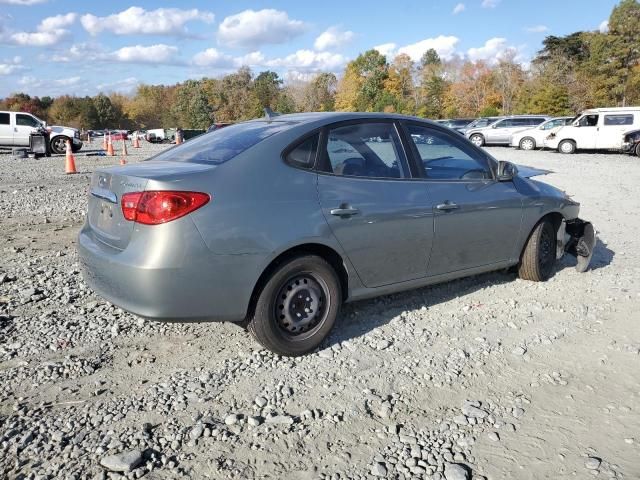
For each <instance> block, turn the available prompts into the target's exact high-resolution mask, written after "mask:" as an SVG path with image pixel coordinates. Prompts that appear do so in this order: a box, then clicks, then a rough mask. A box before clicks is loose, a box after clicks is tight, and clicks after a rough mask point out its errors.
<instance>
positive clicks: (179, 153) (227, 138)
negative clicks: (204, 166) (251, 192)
mask: <svg viewBox="0 0 640 480" xmlns="http://www.w3.org/2000/svg"><path fill="white" fill-rule="evenodd" d="M293 124H294V122H267V121H264V122H262V121H252V122H243V123H238V124H236V125H231V126H229V127H225V128H222V129H218V130H214V131H213V132H210V133H205V134H203V135H199V136H197V137H195V138H193V139H191V140H188V141H186V142H185V143H183V144H181V145H177V146H176V147H174V148H170V149H168V150H165V151H164V152H162V153H160V154H159V155H156V156H155V157H151V158H150V159H149V160H154V161H170V162H190V163H210V164H214V165H218V164H221V163H224V162H227V161H229V160H231V159H232V158H233V157H235V156H237V155H239V154H241V153H242V152H244V151H245V150H248V149H249V148H251V147H253V146H254V145H256V144H258V143H260V142H261V141H263V140H265V139H267V138H269V137H270V136H271V135H275V134H276V133H278V132H281V131H283V130H286V129H288V128H290V127H291V126H292V125H293Z"/></svg>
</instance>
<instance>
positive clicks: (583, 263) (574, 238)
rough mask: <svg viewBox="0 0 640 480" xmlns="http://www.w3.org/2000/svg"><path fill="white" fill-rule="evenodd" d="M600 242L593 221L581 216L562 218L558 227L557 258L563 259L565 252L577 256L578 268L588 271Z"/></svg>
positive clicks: (579, 270)
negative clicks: (570, 218)
mask: <svg viewBox="0 0 640 480" xmlns="http://www.w3.org/2000/svg"><path fill="white" fill-rule="evenodd" d="M597 243H598V238H597V237H596V232H595V229H594V228H593V225H592V224H591V222H587V221H585V220H582V219H580V218H575V219H573V220H569V221H566V220H562V223H561V224H560V227H559V228H558V236H557V248H556V258H557V259H558V260H559V259H561V258H562V257H563V256H564V254H565V253H568V254H570V255H573V256H574V257H576V260H577V263H576V270H577V271H578V272H580V273H583V272H586V271H587V269H588V268H589V264H590V263H591V259H592V258H593V252H594V250H595V248H596V244H597Z"/></svg>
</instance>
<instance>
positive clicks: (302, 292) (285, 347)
mask: <svg viewBox="0 0 640 480" xmlns="http://www.w3.org/2000/svg"><path fill="white" fill-rule="evenodd" d="M341 303H342V294H341V289H340V281H339V279H338V276H337V275H336V272H335V270H334V269H333V268H332V267H331V265H329V263H327V262H326V261H325V260H324V259H323V258H321V257H318V256H316V255H304V256H300V257H295V258H293V259H291V260H289V261H287V262H286V263H284V264H282V265H280V266H279V267H278V268H277V270H276V271H274V272H273V273H272V274H271V277H270V278H269V279H268V280H267V282H266V284H265V285H264V287H263V288H262V291H261V292H260V295H259V297H258V299H257V302H256V307H255V313H254V315H253V318H252V319H251V320H250V322H249V324H248V330H249V332H251V334H252V335H253V337H254V338H255V339H256V340H257V341H258V342H259V343H260V344H261V345H262V346H264V347H265V348H267V349H269V350H271V351H272V352H274V353H277V354H279V355H286V356H299V355H303V354H305V353H307V352H310V351H312V350H313V349H315V348H316V347H317V346H318V345H320V343H321V342H322V341H323V340H324V339H325V337H326V336H327V335H328V334H329V332H330V331H331V328H332V327H333V324H334V323H335V320H336V317H337V316H338V312H339V310H340V305H341Z"/></svg>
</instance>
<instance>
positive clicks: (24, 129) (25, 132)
mask: <svg viewBox="0 0 640 480" xmlns="http://www.w3.org/2000/svg"><path fill="white" fill-rule="evenodd" d="M39 128H46V129H47V130H48V131H49V139H50V140H49V142H50V146H51V151H52V152H53V153H64V152H65V150H66V142H67V140H71V148H72V149H73V151H74V152H77V151H78V150H80V149H81V148H82V140H80V131H79V130H78V129H76V128H71V127H61V126H58V125H54V126H51V127H48V126H47V123H46V122H45V121H43V120H40V119H39V118H38V117H36V116H35V115H32V114H30V113H26V112H8V111H0V148H14V147H28V146H29V135H31V133H32V132H35V131H37V130H38V129H39Z"/></svg>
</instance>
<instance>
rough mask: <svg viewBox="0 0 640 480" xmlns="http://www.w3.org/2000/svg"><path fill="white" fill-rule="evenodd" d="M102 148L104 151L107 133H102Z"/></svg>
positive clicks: (105, 149)
mask: <svg viewBox="0 0 640 480" xmlns="http://www.w3.org/2000/svg"><path fill="white" fill-rule="evenodd" d="M102 149H103V150H104V151H105V152H106V151H107V134H106V133H104V135H103V137H102Z"/></svg>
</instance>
